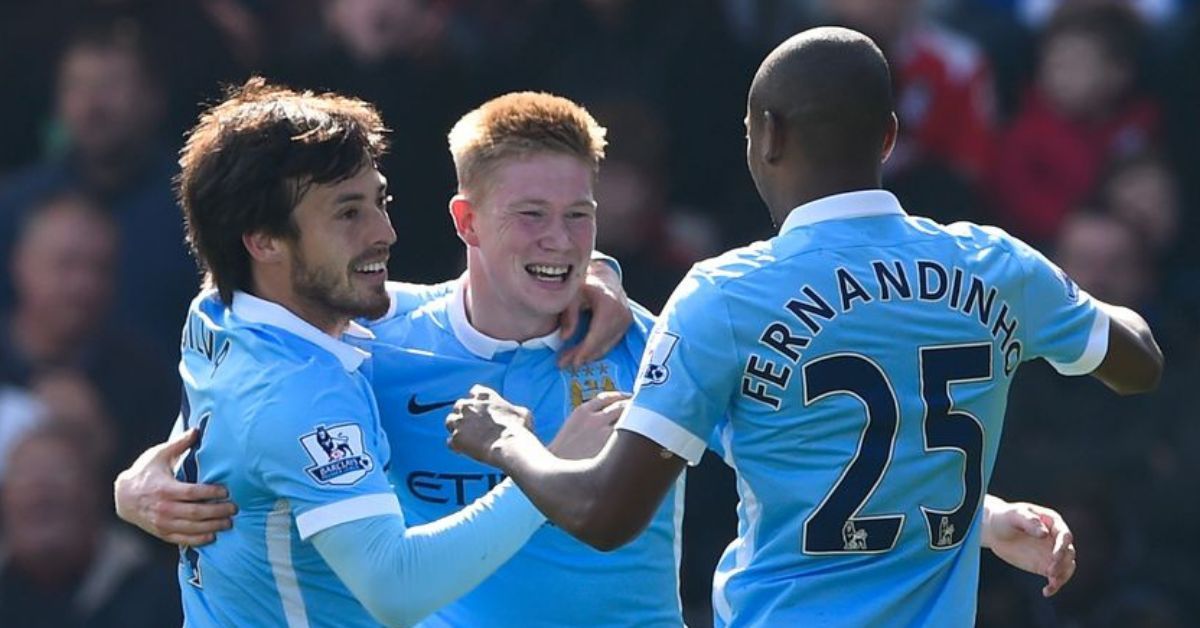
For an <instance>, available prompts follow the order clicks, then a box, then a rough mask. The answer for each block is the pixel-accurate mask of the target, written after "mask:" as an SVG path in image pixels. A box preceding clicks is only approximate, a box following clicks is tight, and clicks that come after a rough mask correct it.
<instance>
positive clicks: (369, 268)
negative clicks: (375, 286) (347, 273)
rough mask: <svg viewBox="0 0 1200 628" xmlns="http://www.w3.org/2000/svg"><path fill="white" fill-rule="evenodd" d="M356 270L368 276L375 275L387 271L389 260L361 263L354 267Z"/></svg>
mask: <svg viewBox="0 0 1200 628" xmlns="http://www.w3.org/2000/svg"><path fill="white" fill-rule="evenodd" d="M354 272H355V273H356V274H360V275H366V276H367V277H375V276H378V275H382V274H384V273H387V260H380V261H378V262H371V263H369V264H359V265H358V266H355V267H354Z"/></svg>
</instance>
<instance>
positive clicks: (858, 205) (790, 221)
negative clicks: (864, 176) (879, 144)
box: [779, 190, 904, 235]
mask: <svg viewBox="0 0 1200 628" xmlns="http://www.w3.org/2000/svg"><path fill="white" fill-rule="evenodd" d="M892 214H895V215H901V216H903V215H904V208H902V207H900V201H899V200H897V199H896V196H895V195H894V194H892V193H891V192H888V191H887V190H858V191H856V192H843V193H841V194H834V195H833V196H825V197H822V198H819V199H817V200H815V201H809V202H807V203H805V204H803V205H801V206H799V207H797V208H795V209H793V210H792V211H791V213H789V214H788V217H787V219H786V220H784V221H783V226H782V227H780V228H779V235H783V234H785V233H787V232H789V231H791V230H792V229H795V228H797V227H803V226H807V225H811V224H813V223H817V222H822V221H825V220H841V219H846V218H865V217H867V216H886V215H892Z"/></svg>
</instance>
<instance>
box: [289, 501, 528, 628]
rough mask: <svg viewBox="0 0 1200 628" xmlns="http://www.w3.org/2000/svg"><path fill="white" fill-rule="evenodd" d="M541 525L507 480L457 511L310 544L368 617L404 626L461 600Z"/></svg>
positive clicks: (355, 527) (326, 533) (372, 524)
mask: <svg viewBox="0 0 1200 628" xmlns="http://www.w3.org/2000/svg"><path fill="white" fill-rule="evenodd" d="M544 522H545V519H544V518H543V517H542V515H541V513H539V512H537V510H536V509H535V508H534V507H533V505H532V504H531V503H530V502H529V501H528V500H527V499H526V498H525V497H524V496H523V495H522V494H521V493H520V491H519V490H517V488H516V487H515V486H513V485H512V483H511V482H505V483H502V484H501V485H500V486H498V487H497V489H496V490H494V491H492V492H491V493H489V494H488V495H486V496H484V497H483V498H481V499H479V500H477V501H475V502H474V503H473V504H471V505H470V506H468V507H467V508H464V509H463V510H461V511H459V512H457V513H455V514H453V515H450V516H448V517H445V518H443V519H439V520H437V521H433V522H430V523H428V524H424V525H420V526H414V527H411V528H406V527H405V525H404V520H403V519H402V518H401V517H396V516H393V517H373V518H370V519H363V520H359V521H354V522H350V523H346V524H341V525H338V526H334V527H332V528H329V529H327V530H323V531H321V532H318V533H317V534H316V535H314V536H313V537H312V540H313V545H314V546H315V547H316V548H317V551H318V552H320V554H321V556H322V557H323V558H324V559H325V561H326V562H327V563H329V566H330V567H331V568H332V569H333V570H334V572H335V573H337V575H338V577H339V578H340V579H341V580H342V581H343V582H344V583H345V584H346V587H347V588H349V589H350V591H351V592H352V593H353V594H354V596H355V597H356V598H357V599H358V600H359V601H360V602H362V604H363V606H364V607H366V609H367V610H368V611H369V612H370V613H371V615H372V616H373V617H375V618H376V619H377V620H379V621H380V622H381V623H384V624H386V625H389V626H408V625H412V624H415V623H416V622H418V621H420V620H421V618H423V617H425V616H426V615H428V614H430V613H432V612H433V611H435V610H437V609H438V608H441V607H442V606H445V605H446V604H449V603H450V602H452V601H454V600H455V599H457V598H459V597H461V596H462V595H464V594H466V593H467V592H468V591H470V590H471V589H472V588H474V587H475V586H476V585H478V584H479V583H480V582H482V581H483V580H484V579H485V578H487V577H488V576H489V575H491V574H492V572H494V571H495V570H496V569H497V568H498V567H500V565H502V564H504V562H505V561H507V560H508V559H509V558H510V557H512V555H513V554H514V553H516V552H517V550H519V549H520V548H521V546H522V545H524V544H525V542H526V541H527V540H529V537H530V536H531V535H532V534H533V533H534V532H535V531H536V530H537V529H538V528H539V527H540V526H541V525H542V524H543V523H544Z"/></svg>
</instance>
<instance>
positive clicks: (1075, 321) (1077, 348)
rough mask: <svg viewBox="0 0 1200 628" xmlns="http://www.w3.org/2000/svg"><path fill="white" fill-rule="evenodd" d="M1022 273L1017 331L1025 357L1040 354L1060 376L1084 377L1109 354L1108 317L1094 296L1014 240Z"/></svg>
mask: <svg viewBox="0 0 1200 628" xmlns="http://www.w3.org/2000/svg"><path fill="white" fill-rule="evenodd" d="M1014 243H1015V246H1016V248H1017V254H1018V256H1019V257H1020V260H1021V263H1022V266H1023V270H1024V273H1025V276H1024V288H1023V296H1024V304H1023V305H1024V312H1023V318H1024V320H1023V321H1021V325H1022V327H1023V328H1024V330H1023V333H1022V332H1018V333H1019V334H1020V336H1021V337H1022V338H1023V340H1024V342H1025V351H1024V354H1025V358H1026V359H1033V358H1039V357H1041V358H1045V359H1046V361H1047V362H1049V363H1050V365H1051V366H1053V367H1054V368H1055V370H1057V371H1058V372H1059V373H1062V374H1063V375H1086V374H1087V373H1091V372H1092V371H1094V370H1095V369H1096V367H1098V366H1100V363H1101V362H1102V361H1103V360H1104V356H1105V354H1106V353H1107V352H1108V323H1109V321H1108V315H1107V314H1105V312H1104V311H1103V310H1102V309H1100V308H1099V307H1098V306H1097V304H1096V300H1095V299H1093V298H1092V297H1091V295H1089V294H1088V293H1087V292H1084V291H1083V290H1081V289H1079V287H1078V286H1077V285H1076V284H1075V282H1074V281H1073V280H1072V279H1071V278H1070V277H1068V276H1067V274H1066V273H1065V272H1064V271H1063V270H1062V269H1061V268H1059V267H1058V266H1056V265H1055V264H1054V263H1053V262H1051V261H1050V260H1049V259H1047V258H1046V257H1045V256H1044V255H1042V254H1041V253H1039V252H1038V251H1037V250H1035V249H1034V248H1033V247H1031V246H1029V245H1027V244H1025V243H1023V242H1020V241H1016V240H1014Z"/></svg>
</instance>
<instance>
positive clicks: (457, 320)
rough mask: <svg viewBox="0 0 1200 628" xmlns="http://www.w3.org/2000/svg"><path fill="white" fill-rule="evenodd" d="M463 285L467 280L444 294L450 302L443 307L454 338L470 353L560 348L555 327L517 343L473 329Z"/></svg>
mask: <svg viewBox="0 0 1200 628" xmlns="http://www.w3.org/2000/svg"><path fill="white" fill-rule="evenodd" d="M465 286H466V282H459V284H458V285H456V286H455V287H454V292H451V293H450V295H449V296H448V297H447V298H448V299H449V302H448V303H447V304H446V310H447V315H448V316H449V318H450V328H451V329H452V330H453V331H454V337H455V338H457V339H458V341H459V342H461V343H462V345H463V346H464V347H466V348H467V350H468V351H470V352H471V353H474V354H475V355H477V356H479V357H481V358H483V359H485V360H490V359H492V357H494V356H495V355H496V354H497V353H501V352H504V351H514V350H516V349H543V348H544V349H550V350H551V351H558V349H559V347H562V344H563V340H562V338H560V337H559V336H558V330H554V331H552V332H550V333H549V334H547V335H545V336H541V337H540V338H531V339H529V340H526V341H524V342H518V341H516V340H500V339H499V338H492V337H491V336H489V335H487V334H485V333H483V332H481V331H479V330H478V329H475V327H474V326H473V325H471V321H469V320H467V291H466V290H465V289H464V287H465Z"/></svg>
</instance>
